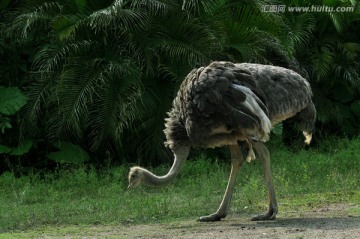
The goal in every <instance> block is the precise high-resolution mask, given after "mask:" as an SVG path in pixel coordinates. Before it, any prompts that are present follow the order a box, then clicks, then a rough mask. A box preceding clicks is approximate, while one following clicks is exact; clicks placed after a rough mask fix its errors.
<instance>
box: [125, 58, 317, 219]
mask: <svg viewBox="0 0 360 239" xmlns="http://www.w3.org/2000/svg"><path fill="white" fill-rule="evenodd" d="M311 97H312V91H311V88H310V85H309V83H308V82H307V81H306V80H305V79H304V78H302V77H301V76H300V75H299V74H297V73H295V72H293V71H291V70H289V69H285V68H282V67H276V66H271V65H261V64H250V63H241V64H234V63H231V62H213V63H211V64H210V65H209V66H207V67H200V68H197V69H193V70H192V71H191V72H190V73H189V74H188V75H187V77H186V78H185V80H184V81H183V83H182V84H181V86H180V89H179V91H178V93H177V96H176V98H175V99H174V101H173V106H172V109H171V111H170V112H169V113H168V118H167V119H165V121H166V123H165V130H164V132H165V135H166V142H165V145H167V146H168V147H169V148H170V149H171V150H172V152H173V153H174V157H175V159H174V162H173V165H172V167H171V168H170V170H169V172H168V173H167V174H166V175H164V176H157V175H154V174H153V173H151V172H150V171H148V170H146V169H144V168H141V167H132V168H131V169H130V172H129V187H130V188H132V187H136V186H138V185H140V184H141V183H143V184H147V185H151V186H160V185H164V184H167V183H169V182H170V181H172V180H173V179H174V178H175V177H176V176H177V175H178V173H179V171H180V168H181V166H182V165H183V163H184V162H185V161H186V159H187V157H188V154H189V151H190V148H192V147H201V148H214V147H222V146H226V145H228V146H229V148H230V153H231V172H230V177H229V181H228V184H227V187H226V191H225V194H224V196H223V199H222V201H221V203H220V206H219V208H218V210H217V211H216V212H215V213H213V214H210V215H207V216H202V217H200V218H199V219H198V221H201V222H208V221H218V220H221V219H222V218H225V217H226V215H227V211H228V208H229V204H230V201H231V197H232V194H233V190H234V187H235V182H236V178H237V176H238V174H239V170H240V167H241V165H242V163H243V161H244V160H245V159H246V160H247V161H251V160H253V159H255V153H254V151H253V149H255V151H256V153H257V157H258V158H259V159H260V160H261V162H262V165H263V169H264V175H265V185H266V188H267V191H268V195H269V208H268V211H267V213H265V214H262V215H258V216H255V217H253V218H252V220H254V221H258V220H274V219H275V218H276V214H277V212H278V206H277V201H276V196H275V190H274V186H273V182H272V174H271V168H270V154H269V151H268V149H267V147H266V146H265V144H264V142H266V141H267V140H269V133H270V129H271V127H272V126H274V125H275V124H277V123H279V122H281V121H284V120H286V119H290V118H291V120H292V121H294V122H295V123H296V124H297V126H298V128H299V129H300V130H302V131H303V134H304V136H305V143H306V144H310V141H311V138H312V133H313V130H314V124H315V115H316V110H315V106H314V104H313V102H312V100H311ZM242 145H245V146H246V145H247V147H246V148H248V151H247V155H246V157H244V155H243V153H242V149H241V146H242Z"/></svg>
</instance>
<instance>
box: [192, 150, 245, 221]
mask: <svg viewBox="0 0 360 239" xmlns="http://www.w3.org/2000/svg"><path fill="white" fill-rule="evenodd" d="M230 152H231V173H230V177H229V182H228V185H227V188H226V191H225V194H224V197H223V200H222V202H221V204H220V207H219V209H218V210H217V211H216V212H215V213H213V214H210V215H208V216H203V217H200V218H199V219H198V220H197V221H199V222H214V221H220V220H221V218H225V217H226V215H227V211H228V208H229V205H230V201H231V197H232V194H233V191H234V188H235V183H236V179H237V176H238V175H239V170H240V167H241V165H242V163H243V161H244V157H243V155H242V152H241V149H240V146H239V145H230Z"/></svg>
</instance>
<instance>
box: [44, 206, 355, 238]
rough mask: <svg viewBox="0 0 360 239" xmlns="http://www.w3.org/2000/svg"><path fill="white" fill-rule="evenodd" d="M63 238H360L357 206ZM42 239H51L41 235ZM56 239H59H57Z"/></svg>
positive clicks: (90, 231)
mask: <svg viewBox="0 0 360 239" xmlns="http://www.w3.org/2000/svg"><path fill="white" fill-rule="evenodd" d="M81 234H82V235H79V234H78V233H77V234H76V236H75V237H73V236H74V235H69V234H68V235H66V234H65V235H64V237H65V238H124V239H125V238H126V239H127V238H158V239H180V238H183V239H185V238H186V239H195V238H196V239H212V238H216V239H225V238H227V239H235V238H236V239H238V238H251V239H255V238H266V239H267V238H281V239H283V238H297V239H300V238H311V239H313V238H334V239H339V238H346V239H349V238H354V239H359V238H360V205H359V204H345V203H343V204H329V205H326V206H321V207H317V208H312V209H308V210H307V211H301V212H300V211H298V212H282V213H281V214H280V215H278V218H277V219H276V220H275V221H262V222H252V221H251V220H250V217H249V216H246V217H245V216H244V215H237V214H231V215H229V216H228V217H227V218H225V219H223V220H222V221H219V222H210V223H209V222H208V223H202V222H196V221H195V219H194V220H189V221H177V222H171V223H161V224H157V223H154V224H146V225H143V224H141V225H139V224H137V225H133V224H131V223H129V224H127V225H117V226H115V225H114V226H101V225H98V226H93V227H90V228H86V230H83V233H81ZM43 236H44V237H42V238H54V237H51V236H46V235H43ZM56 238H58V237H56Z"/></svg>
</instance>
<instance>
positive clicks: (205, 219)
mask: <svg viewBox="0 0 360 239" xmlns="http://www.w3.org/2000/svg"><path fill="white" fill-rule="evenodd" d="M225 217H226V215H219V214H217V213H213V214H210V215H208V216H203V217H199V218H198V219H197V220H196V221H198V222H216V221H220V220H221V218H225Z"/></svg>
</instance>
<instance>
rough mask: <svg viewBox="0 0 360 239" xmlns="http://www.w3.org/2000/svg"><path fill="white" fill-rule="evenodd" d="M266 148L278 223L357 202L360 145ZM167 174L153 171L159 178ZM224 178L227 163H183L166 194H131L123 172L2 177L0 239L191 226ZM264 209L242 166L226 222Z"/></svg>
mask: <svg viewBox="0 0 360 239" xmlns="http://www.w3.org/2000/svg"><path fill="white" fill-rule="evenodd" d="M269 148H270V151H271V156H272V168H273V175H274V183H275V187H276V191H277V197H278V202H279V206H280V216H281V211H282V210H283V211H287V210H301V209H303V208H307V207H312V206H317V205H322V204H327V203H338V202H350V203H358V202H359V198H360V181H359V180H360V173H359V168H360V139H357V140H352V141H350V140H342V141H339V142H333V143H332V147H330V148H331V149H330V150H328V151H326V150H324V149H310V150H299V151H296V152H290V151H289V150H287V149H286V148H284V147H283V146H281V145H280V144H277V143H276V142H273V143H271V144H270V146H269ZM168 167H169V165H168V166H166V167H165V166H162V167H158V168H155V169H153V170H154V172H156V173H159V174H162V173H165V172H166V171H167V170H168ZM229 171H230V163H226V161H224V160H221V161H220V160H216V159H212V160H209V159H207V158H206V157H205V156H200V157H198V158H196V159H193V160H190V161H189V162H187V163H186V165H185V167H184V168H183V170H182V172H181V174H180V176H179V177H178V178H177V179H176V180H175V181H174V183H172V184H170V185H169V186H167V187H163V188H150V187H146V186H142V187H140V188H137V189H132V190H127V172H128V168H127V167H118V168H113V169H110V170H108V171H104V172H101V173H99V172H96V171H95V170H92V169H90V170H89V169H84V168H80V169H76V170H66V171H65V170H64V171H60V172H58V173H57V174H56V175H55V174H45V175H43V174H42V175H40V174H33V175H31V176H26V177H25V176H24V177H21V178H16V177H15V176H14V175H13V174H11V173H5V174H3V175H1V176H0V195H1V197H0V233H2V234H0V238H16V237H15V236H16V235H20V236H19V238H21V235H22V232H21V231H24V230H31V231H30V232H29V233H30V234H28V236H29V237H31V233H35V234H36V235H39V233H37V232H38V230H42V229H43V228H49V227H52V226H57V228H58V229H57V230H55V229H54V233H56V232H59V233H60V234H61V233H65V232H63V231H61V230H66V234H69V233H70V234H71V230H75V232H78V231H79V228H80V229H81V228H82V227H86V226H88V225H91V226H96V225H118V224H122V225H127V224H131V225H133V224H142V223H158V222H169V221H172V222H174V221H176V220H184V219H194V220H195V219H196V218H197V217H198V216H201V215H206V214H209V213H212V212H214V211H215V210H216V209H217V207H218V206H219V203H220V201H221V198H222V195H223V193H224V191H225V187H226V183H227V179H228V174H229ZM266 209H267V195H266V191H265V188H264V185H263V177H262V168H261V165H260V162H258V161H255V162H253V163H251V164H244V166H243V168H242V170H241V173H240V176H239V179H238V186H237V188H236V190H235V193H234V196H233V201H232V205H231V211H230V214H231V213H236V214H246V215H250V214H254V213H258V212H262V211H265V210H266ZM73 227H74V228H73ZM15 232H17V233H15ZM10 235H11V237H10Z"/></svg>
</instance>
